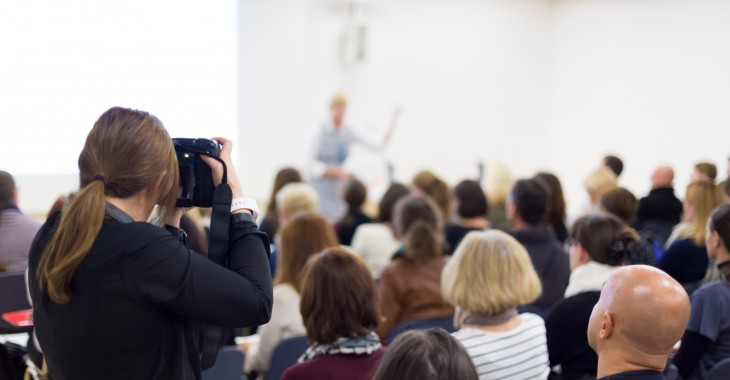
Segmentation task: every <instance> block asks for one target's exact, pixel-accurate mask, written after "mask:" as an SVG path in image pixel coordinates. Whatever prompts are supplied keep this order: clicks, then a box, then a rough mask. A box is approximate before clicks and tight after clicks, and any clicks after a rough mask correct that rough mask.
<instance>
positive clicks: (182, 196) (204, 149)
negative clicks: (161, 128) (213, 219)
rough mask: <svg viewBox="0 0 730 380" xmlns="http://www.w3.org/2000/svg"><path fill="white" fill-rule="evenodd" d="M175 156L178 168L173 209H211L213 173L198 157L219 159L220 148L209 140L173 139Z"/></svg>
mask: <svg viewBox="0 0 730 380" xmlns="http://www.w3.org/2000/svg"><path fill="white" fill-rule="evenodd" d="M172 143H173V145H174V146H175V154H176V155H177V162H178V166H179V168H180V185H179V187H178V196H177V202H175V207H211V206H212V205H213V192H214V191H215V185H214V184H213V173H212V171H211V169H210V166H208V164H206V163H205V162H204V161H203V160H202V159H201V158H200V157H201V156H211V157H219V156H220V151H221V146H220V145H219V144H218V143H217V142H216V141H213V140H209V139H188V138H174V139H172Z"/></svg>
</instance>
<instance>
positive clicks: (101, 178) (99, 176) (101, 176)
mask: <svg viewBox="0 0 730 380" xmlns="http://www.w3.org/2000/svg"><path fill="white" fill-rule="evenodd" d="M94 181H101V182H104V186H106V177H104V176H103V175H95V176H94V178H92V179H91V182H94Z"/></svg>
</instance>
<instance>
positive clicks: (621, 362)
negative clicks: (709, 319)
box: [587, 265, 690, 380]
mask: <svg viewBox="0 0 730 380" xmlns="http://www.w3.org/2000/svg"><path fill="white" fill-rule="evenodd" d="M689 308H690V306H689V298H688V297H687V293H686V292H685V291H684V289H682V286H681V285H679V283H677V282H676V281H674V280H673V279H672V278H671V277H670V276H668V275H667V274H666V273H664V272H662V271H660V270H658V269H656V268H653V267H649V266H645V265H630V266H626V267H622V268H620V269H618V270H617V271H616V272H614V273H613V274H612V275H611V276H609V278H608V280H606V283H605V284H604V285H603V288H602V290H601V296H600V298H599V300H598V303H596V306H594V307H593V312H592V313H591V317H590V322H589V323H588V330H587V331H588V342H589V344H590V345H591V348H593V350H595V351H596V353H597V354H598V372H597V373H598V378H599V379H603V380H619V379H631V380H663V379H664V375H663V374H662V371H663V370H664V367H665V366H666V365H667V358H668V357H669V354H670V353H671V352H672V348H673V346H674V345H675V344H676V343H677V341H678V340H679V339H680V338H681V337H682V332H683V331H684V328H685V326H686V325H687V320H688V318H689Z"/></svg>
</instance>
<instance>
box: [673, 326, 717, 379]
mask: <svg viewBox="0 0 730 380" xmlns="http://www.w3.org/2000/svg"><path fill="white" fill-rule="evenodd" d="M709 345H710V339H709V338H708V337H706V336H703V335H700V334H699V333H698V332H696V331H689V330H687V331H685V332H684V336H683V337H682V344H681V345H680V347H679V351H678V352H677V354H676V355H675V356H674V358H673V359H672V362H673V363H674V365H676V366H677V369H678V370H679V374H680V375H682V378H684V379H689V376H690V375H691V374H692V372H694V370H695V369H696V368H697V366H698V365H699V363H700V358H701V357H702V355H704V353H705V351H707V347H708V346H709Z"/></svg>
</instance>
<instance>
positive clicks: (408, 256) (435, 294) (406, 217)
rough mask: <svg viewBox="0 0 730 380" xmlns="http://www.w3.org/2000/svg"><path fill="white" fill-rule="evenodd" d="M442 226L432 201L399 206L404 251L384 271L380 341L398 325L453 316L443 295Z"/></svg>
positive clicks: (399, 231)
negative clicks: (405, 322)
mask: <svg viewBox="0 0 730 380" xmlns="http://www.w3.org/2000/svg"><path fill="white" fill-rule="evenodd" d="M442 226H443V224H442V223H441V217H440V214H439V212H438V211H437V210H436V206H435V205H434V204H433V202H432V201H431V200H430V199H429V198H426V197H419V196H408V197H405V198H403V199H401V200H400V201H398V203H396V206H395V230H396V234H397V235H398V236H399V237H400V238H401V241H402V242H403V249H402V250H401V251H399V252H398V253H396V255H395V256H394V258H393V262H392V263H390V265H388V266H387V267H386V268H385V269H384V270H383V273H382V274H381V276H380V282H379V283H378V289H379V291H380V310H381V312H382V315H383V321H382V323H381V324H380V326H378V329H377V332H378V335H380V338H381V339H383V340H385V339H387V338H388V333H389V332H390V330H391V328H393V326H395V324H397V323H399V322H402V321H406V320H412V319H424V318H435V317H445V316H449V315H453V314H454V308H453V306H451V305H449V304H448V303H447V302H446V301H444V299H443V297H442V295H441V270H442V269H443V268H444V266H446V263H447V262H448V256H445V255H444V243H443V236H442V231H443V227H442Z"/></svg>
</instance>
